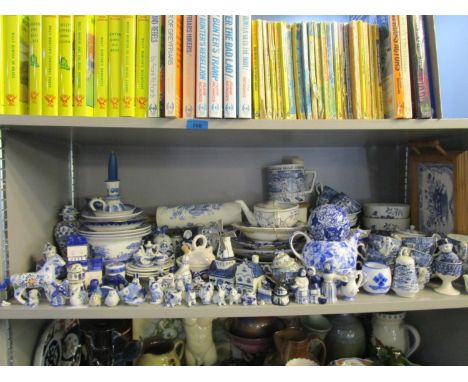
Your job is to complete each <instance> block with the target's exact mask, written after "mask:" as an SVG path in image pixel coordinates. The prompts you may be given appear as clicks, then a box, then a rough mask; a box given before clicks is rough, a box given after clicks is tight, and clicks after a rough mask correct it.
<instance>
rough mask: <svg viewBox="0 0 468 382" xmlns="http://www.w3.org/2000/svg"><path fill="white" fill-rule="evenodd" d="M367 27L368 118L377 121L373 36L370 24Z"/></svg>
mask: <svg viewBox="0 0 468 382" xmlns="http://www.w3.org/2000/svg"><path fill="white" fill-rule="evenodd" d="M366 26H367V36H368V40H367V42H368V44H369V48H368V49H369V73H370V77H369V78H370V81H369V82H370V101H369V104H370V118H371V119H377V80H376V77H375V70H374V64H375V62H374V54H375V44H374V35H373V29H372V24H366Z"/></svg>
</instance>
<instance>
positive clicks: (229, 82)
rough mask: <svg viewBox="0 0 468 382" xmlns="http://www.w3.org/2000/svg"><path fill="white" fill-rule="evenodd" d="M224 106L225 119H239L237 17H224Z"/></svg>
mask: <svg viewBox="0 0 468 382" xmlns="http://www.w3.org/2000/svg"><path fill="white" fill-rule="evenodd" d="M223 29H224V33H223V35H224V46H223V54H224V58H223V67H224V70H223V74H224V75H223V99H224V101H223V104H224V118H236V117H237V84H236V82H237V58H236V54H237V42H236V35H237V33H236V16H235V15H228V16H223Z"/></svg>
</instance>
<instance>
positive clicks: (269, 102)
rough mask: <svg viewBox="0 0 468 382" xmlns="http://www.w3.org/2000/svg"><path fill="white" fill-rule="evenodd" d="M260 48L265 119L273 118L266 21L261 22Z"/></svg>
mask: <svg viewBox="0 0 468 382" xmlns="http://www.w3.org/2000/svg"><path fill="white" fill-rule="evenodd" d="M261 25H262V40H263V44H262V48H263V71H264V73H265V84H264V85H265V107H266V116H265V117H266V119H272V118H273V103H272V89H271V78H270V59H269V54H268V21H266V20H263V21H262V24H261Z"/></svg>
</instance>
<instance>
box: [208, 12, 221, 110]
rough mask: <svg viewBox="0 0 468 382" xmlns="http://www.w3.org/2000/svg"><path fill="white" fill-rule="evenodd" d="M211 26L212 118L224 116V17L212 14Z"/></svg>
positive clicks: (210, 81)
mask: <svg viewBox="0 0 468 382" xmlns="http://www.w3.org/2000/svg"><path fill="white" fill-rule="evenodd" d="M209 20H210V28H209V41H210V44H209V60H208V67H209V91H208V96H209V103H208V115H209V117H210V118H222V117H223V17H222V16H221V15H215V16H210V17H209Z"/></svg>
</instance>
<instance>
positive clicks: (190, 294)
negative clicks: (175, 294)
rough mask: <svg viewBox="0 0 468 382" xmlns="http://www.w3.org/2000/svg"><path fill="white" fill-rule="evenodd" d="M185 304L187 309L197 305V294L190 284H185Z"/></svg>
mask: <svg viewBox="0 0 468 382" xmlns="http://www.w3.org/2000/svg"><path fill="white" fill-rule="evenodd" d="M185 303H186V304H187V306H188V307H191V306H192V305H196V304H197V292H195V289H194V288H193V286H192V284H185Z"/></svg>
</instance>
